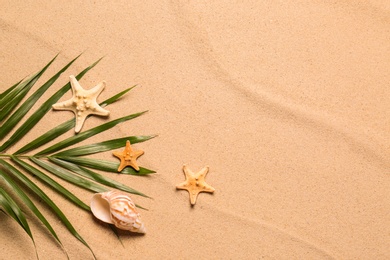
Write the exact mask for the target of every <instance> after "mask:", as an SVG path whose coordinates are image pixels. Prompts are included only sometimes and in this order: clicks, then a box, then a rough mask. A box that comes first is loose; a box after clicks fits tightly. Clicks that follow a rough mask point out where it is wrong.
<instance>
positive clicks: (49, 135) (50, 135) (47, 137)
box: [15, 61, 132, 154]
mask: <svg viewBox="0 0 390 260" xmlns="http://www.w3.org/2000/svg"><path fill="white" fill-rule="evenodd" d="M97 62H98V61H97ZM97 62H96V63H97ZM96 63H94V64H93V66H94V65H96ZM93 66H92V65H91V66H90V67H88V68H87V69H88V70H89V69H91V68H92V67H93ZM87 69H86V70H87ZM84 71H85V70H84ZM80 74H81V73H80ZM80 74H79V75H78V76H76V78H77V79H79V78H81V77H79V76H80ZM131 89H132V88H128V89H126V90H124V91H122V92H121V93H119V94H117V95H115V96H113V97H111V98H109V99H107V100H105V101H103V102H102V103H100V106H101V107H105V106H108V105H110V104H112V103H114V102H115V101H117V100H118V99H119V98H120V97H122V96H123V95H124V94H126V93H127V92H128V91H130V90H131ZM54 103H55V102H54ZM48 107H49V109H50V107H51V104H50V106H48ZM75 124H76V123H75V121H74V119H70V120H68V121H66V122H64V123H62V124H60V125H58V126H56V127H54V128H53V129H51V130H49V131H48V132H46V133H44V134H43V135H41V136H40V137H38V138H36V139H35V140H33V141H31V142H30V143H28V144H26V145H25V146H23V147H22V148H20V149H19V150H18V151H16V152H15V154H22V153H26V152H29V151H31V150H34V149H36V148H38V147H40V146H42V145H44V144H46V143H48V142H50V141H52V140H54V139H55V138H57V137H58V136H60V135H62V134H64V133H66V132H67V131H69V130H70V129H72V128H73V127H74V126H75Z"/></svg>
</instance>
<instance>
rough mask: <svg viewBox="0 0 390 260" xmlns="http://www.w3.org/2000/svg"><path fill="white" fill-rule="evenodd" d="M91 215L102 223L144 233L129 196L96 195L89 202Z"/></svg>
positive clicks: (118, 194) (144, 230) (121, 194)
mask: <svg viewBox="0 0 390 260" xmlns="http://www.w3.org/2000/svg"><path fill="white" fill-rule="evenodd" d="M91 210H92V213H93V215H94V216H95V217H96V218H98V219H100V220H101V221H103V222H106V223H110V224H114V225H115V226H116V227H117V228H119V229H123V230H129V231H131V232H137V233H145V232H146V229H145V226H144V224H143V223H142V222H141V217H140V214H139V213H138V212H137V210H136V208H135V205H134V202H133V201H132V200H131V198H130V197H129V195H127V194H126V193H123V192H120V191H108V192H102V193H96V194H95V195H94V196H93V197H92V200H91Z"/></svg>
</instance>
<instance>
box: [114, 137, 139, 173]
mask: <svg viewBox="0 0 390 260" xmlns="http://www.w3.org/2000/svg"><path fill="white" fill-rule="evenodd" d="M113 154H114V156H116V157H118V158H119V159H120V160H121V164H120V165H119V168H118V172H121V171H122V170H123V169H124V168H125V167H126V166H131V167H133V168H134V169H135V170H136V171H139V167H138V165H137V158H138V157H140V156H141V155H143V154H144V151H141V150H139V151H133V149H132V148H131V146H130V141H129V140H127V141H126V148H125V150H123V151H122V152H113Z"/></svg>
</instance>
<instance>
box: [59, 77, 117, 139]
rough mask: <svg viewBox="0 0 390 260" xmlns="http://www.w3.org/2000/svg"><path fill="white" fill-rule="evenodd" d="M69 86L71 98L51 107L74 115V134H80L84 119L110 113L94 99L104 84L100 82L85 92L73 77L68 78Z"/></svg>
mask: <svg viewBox="0 0 390 260" xmlns="http://www.w3.org/2000/svg"><path fill="white" fill-rule="evenodd" d="M69 79H70V85H71V87H72V93H73V97H72V98H71V99H69V100H66V101H63V102H60V103H57V104H54V105H53V109H55V110H70V111H73V113H74V114H75V115H76V127H75V132H76V133H78V132H80V130H81V128H82V127H83V125H84V122H85V119H87V116H89V115H99V116H108V115H109V114H110V112H109V111H108V110H105V109H103V108H102V107H101V106H99V104H98V103H97V101H96V99H97V97H98V96H99V95H100V93H101V92H102V91H103V89H104V87H105V86H106V83H105V82H104V81H102V82H100V83H99V84H98V85H97V86H95V87H94V88H92V89H88V90H85V89H83V88H82V87H81V86H80V83H79V82H78V81H77V79H76V78H75V76H73V75H71V76H69Z"/></svg>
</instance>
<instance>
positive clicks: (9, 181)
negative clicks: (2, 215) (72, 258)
mask: <svg viewBox="0 0 390 260" xmlns="http://www.w3.org/2000/svg"><path fill="white" fill-rule="evenodd" d="M0 163H1V164H2V165H3V166H4V165H5V164H4V161H3V160H0ZM0 177H1V178H2V179H3V180H4V182H5V183H6V184H7V185H8V186H9V187H10V188H11V189H12V190H13V191H14V192H15V193H16V194H17V195H18V196H19V198H20V199H21V200H22V201H23V202H24V204H25V205H27V207H29V209H30V210H31V211H32V212H34V214H35V216H37V217H38V218H39V220H40V221H41V222H42V223H43V224H44V225H45V227H46V228H47V229H48V230H49V232H50V233H51V234H52V235H53V237H54V238H55V239H56V240H57V242H58V243H59V244H60V245H61V246H62V243H61V241H60V239H59V238H58V236H57V233H56V232H55V231H54V229H53V227H52V226H51V225H50V223H49V222H48V221H47V220H46V218H45V217H44V216H43V215H42V213H41V212H40V211H39V209H38V208H37V207H36V206H35V204H34V203H33V202H32V200H31V199H30V198H29V197H28V196H27V195H26V193H25V192H24V191H23V190H22V188H20V187H19V186H18V185H17V184H16V182H14V181H13V180H12V178H11V177H10V176H9V175H8V174H7V173H6V172H5V171H1V170H0Z"/></svg>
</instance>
